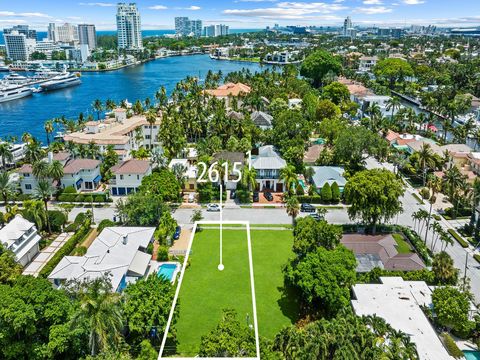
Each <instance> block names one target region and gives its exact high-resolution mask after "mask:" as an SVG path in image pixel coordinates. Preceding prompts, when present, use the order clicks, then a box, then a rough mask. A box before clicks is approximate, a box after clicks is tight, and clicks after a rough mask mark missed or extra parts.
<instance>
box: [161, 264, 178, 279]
mask: <svg viewBox="0 0 480 360" xmlns="http://www.w3.org/2000/svg"><path fill="white" fill-rule="evenodd" d="M176 268H177V265H175V264H162V265H160V267H159V269H158V272H157V274H158V276H163V277H164V278H166V279H167V280H170V281H172V278H173V273H174V272H175V269H176Z"/></svg>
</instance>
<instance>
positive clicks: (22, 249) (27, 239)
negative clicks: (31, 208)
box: [0, 215, 41, 266]
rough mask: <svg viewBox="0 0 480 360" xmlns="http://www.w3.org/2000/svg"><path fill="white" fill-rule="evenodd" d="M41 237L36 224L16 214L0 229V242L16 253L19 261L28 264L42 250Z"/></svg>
mask: <svg viewBox="0 0 480 360" xmlns="http://www.w3.org/2000/svg"><path fill="white" fill-rule="evenodd" d="M40 240H41V238H40V235H38V233H37V228H36V227H35V224H33V223H31V222H30V221H28V220H25V219H24V218H23V217H22V215H16V216H15V217H14V218H13V219H12V220H11V221H10V222H9V223H8V224H7V225H5V226H4V227H3V228H2V229H0V243H2V244H3V245H5V247H6V248H7V249H9V250H11V251H12V252H13V253H14V254H15V258H16V260H17V262H18V263H19V264H20V265H22V266H26V265H27V264H28V263H29V262H30V261H32V259H33V258H34V257H35V256H36V255H37V254H38V252H39V251H40V248H39V242H40Z"/></svg>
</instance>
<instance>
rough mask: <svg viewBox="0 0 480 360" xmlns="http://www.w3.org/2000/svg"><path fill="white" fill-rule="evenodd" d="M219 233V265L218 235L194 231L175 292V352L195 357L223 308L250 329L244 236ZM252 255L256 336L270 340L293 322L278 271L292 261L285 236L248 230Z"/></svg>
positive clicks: (295, 309) (284, 233) (243, 233)
mask: <svg viewBox="0 0 480 360" xmlns="http://www.w3.org/2000/svg"><path fill="white" fill-rule="evenodd" d="M238 230H241V229H240V228H239V229H235V230H224V231H223V259H224V260H223V263H224V265H225V269H224V270H223V271H222V272H220V271H219V270H218V269H217V265H218V263H219V230H218V229H203V230H202V231H201V232H197V234H196V235H195V239H194V241H193V245H192V253H191V255H190V258H189V260H190V261H189V262H190V266H189V267H188V268H187V269H186V272H185V276H184V279H183V283H182V287H181V290H180V296H179V302H178V306H179V308H178V310H179V317H178V321H177V323H176V325H175V327H176V331H177V339H178V347H177V353H178V354H180V355H183V356H194V355H196V354H197V352H198V348H199V345H200V339H201V337H202V336H203V335H205V334H207V333H208V332H209V331H210V330H212V329H213V328H214V327H215V326H216V325H217V324H218V322H219V320H220V317H221V312H222V309H225V308H233V309H235V310H236V311H237V313H238V319H239V320H240V322H242V323H243V324H247V314H248V316H249V322H250V324H253V304H252V298H251V285H250V270H249V262H248V248H247V232H246V230H245V231H238ZM251 236H252V256H253V267H254V279H255V293H256V304H257V315H258V326H259V335H260V336H263V337H267V338H271V339H273V337H274V336H275V334H276V333H278V331H279V330H281V329H282V328H283V327H284V326H288V325H290V324H292V323H294V322H295V321H296V320H297V314H298V304H296V303H295V302H294V301H293V300H292V299H295V297H294V296H292V294H291V292H289V291H288V290H286V289H284V284H283V273H282V267H283V265H285V264H286V263H287V261H288V259H289V258H290V257H292V256H293V253H292V250H291V249H292V244H293V236H292V233H291V232H290V231H281V232H278V231H275V232H273V231H268V230H252V231H251Z"/></svg>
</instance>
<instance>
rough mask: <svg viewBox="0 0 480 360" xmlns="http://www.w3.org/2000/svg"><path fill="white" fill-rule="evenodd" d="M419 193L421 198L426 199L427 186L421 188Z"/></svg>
mask: <svg viewBox="0 0 480 360" xmlns="http://www.w3.org/2000/svg"><path fill="white" fill-rule="evenodd" d="M419 193H420V196H421V197H422V199H425V200H426V199H428V198H429V197H430V190H428V188H423V189H422V190H420V192H419Z"/></svg>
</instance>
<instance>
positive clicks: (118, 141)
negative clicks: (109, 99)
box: [63, 108, 161, 161]
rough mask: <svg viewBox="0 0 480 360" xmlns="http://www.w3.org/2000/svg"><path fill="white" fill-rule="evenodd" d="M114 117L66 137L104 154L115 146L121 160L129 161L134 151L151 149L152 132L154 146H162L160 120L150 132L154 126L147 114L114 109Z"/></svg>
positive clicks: (90, 124)
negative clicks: (128, 114) (97, 149)
mask: <svg viewBox="0 0 480 360" xmlns="http://www.w3.org/2000/svg"><path fill="white" fill-rule="evenodd" d="M113 116H114V117H113V118H108V119H105V120H104V121H89V122H87V123H86V124H85V129H84V130H82V131H76V132H73V133H69V134H66V135H65V136H64V138H63V139H64V140H65V141H72V142H73V143H75V144H84V145H87V144H90V143H94V144H95V145H97V146H98V147H99V150H100V151H101V152H104V151H105V150H106V149H107V147H108V146H109V145H112V146H113V147H114V149H115V152H116V153H117V155H118V158H119V160H121V161H122V160H128V159H130V158H131V157H132V153H131V152H132V150H138V149H139V148H140V147H142V146H143V147H145V148H147V149H148V148H149V147H150V130H151V137H152V147H157V146H160V143H159V142H158V140H157V135H158V132H159V129H160V122H161V119H160V117H158V118H157V121H156V122H155V124H153V125H152V127H151V129H150V124H149V123H148V121H147V119H146V118H145V116H144V115H133V116H131V117H129V116H127V110H125V109H122V108H118V109H115V110H113Z"/></svg>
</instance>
